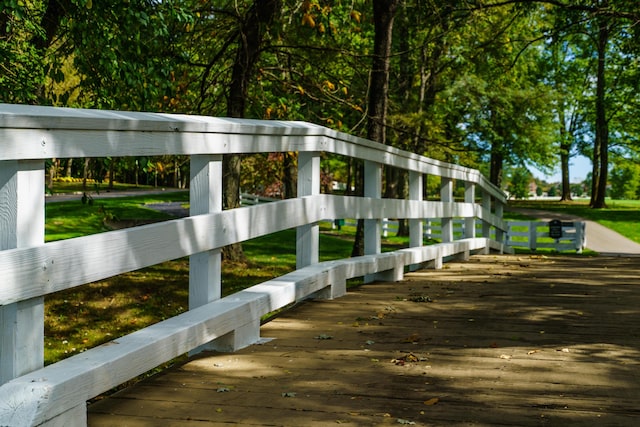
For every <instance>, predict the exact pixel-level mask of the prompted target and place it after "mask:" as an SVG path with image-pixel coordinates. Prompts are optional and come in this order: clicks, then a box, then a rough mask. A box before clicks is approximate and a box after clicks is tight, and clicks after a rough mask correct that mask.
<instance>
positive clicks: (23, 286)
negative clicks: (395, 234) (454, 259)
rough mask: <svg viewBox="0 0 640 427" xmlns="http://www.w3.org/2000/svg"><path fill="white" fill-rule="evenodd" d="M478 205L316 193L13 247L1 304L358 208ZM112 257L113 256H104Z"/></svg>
mask: <svg viewBox="0 0 640 427" xmlns="http://www.w3.org/2000/svg"><path fill="white" fill-rule="evenodd" d="M473 213H474V206H473V205H471V204H466V203H446V204H445V203H440V202H434V201H423V202H420V201H415V200H391V199H371V198H359V197H340V196H332V195H317V196H308V197H305V198H302V199H291V200H284V201H280V202H273V203H268V204H263V205H257V206H251V207H246V208H239V209H233V210H228V211H223V212H220V213H213V214H203V215H198V216H194V217H188V218H184V219H177V220H172V221H166V222H162V223H155V224H149V225H144V226H140V227H134V228H130V229H125V230H118V231H111V232H107V233H101V234H96V235H91V236H85V237H79V238H75V239H68V240H62V241H57V242H51V243H47V244H44V245H39V246H32V247H29V248H25V249H10V250H6V251H3V252H2V257H0V277H4V278H6V280H4V281H2V282H1V283H0V305H4V304H9V303H12V302H16V301H20V300H23V299H27V298H31V297H35V296H41V295H46V294H49V293H52V292H56V291H60V290H64V289H68V288H71V287H74V286H79V285H82V284H84V283H90V282H93V281H97V280H102V279H104V278H107V277H111V276H114V275H117V274H121V273H125V272H128V271H133V270H136V269H139V268H144V267H147V266H150V265H154V264H158V263H160V262H164V261H168V260H172V259H177V258H181V257H184V256H189V255H192V254H195V253H199V252H205V251H209V250H212V249H216V248H221V247H223V246H226V245H229V244H232V243H238V242H243V241H246V240H249V239H253V238H256V237H260V236H264V235H267V234H270V233H273V232H276V231H281V230H285V229H288V228H291V227H297V226H300V225H304V224H309V223H315V222H317V221H320V220H322V219H326V218H345V217H349V216H351V215H353V216H355V217H361V218H383V217H395V218H410V219H411V218H415V219H417V218H433V217H442V216H448V217H452V216H461V217H463V216H467V215H472V214H473ZM491 219H492V218H491V217H490V218H488V220H491ZM234 224H238V225H237V226H236V225H234ZM249 224H250V225H251V226H250V227H249ZM105 259H108V260H109V262H108V263H105V262H103V261H104V260H105ZM69 272H73V274H69Z"/></svg>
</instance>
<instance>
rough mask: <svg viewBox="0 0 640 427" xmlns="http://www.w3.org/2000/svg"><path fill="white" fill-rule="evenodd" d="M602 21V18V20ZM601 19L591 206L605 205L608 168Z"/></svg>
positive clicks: (606, 30)
mask: <svg viewBox="0 0 640 427" xmlns="http://www.w3.org/2000/svg"><path fill="white" fill-rule="evenodd" d="M603 21H604V20H603ZM603 21H601V23H600V28H599V30H598V71H597V74H596V138H595V141H594V146H593V173H592V182H591V186H592V189H591V202H590V205H591V207H592V208H596V209H601V208H605V207H606V203H605V197H606V192H607V176H608V173H607V170H608V168H609V155H608V154H609V153H608V151H609V123H608V121H607V114H606V111H607V110H606V104H605V102H606V100H605V90H606V75H605V67H606V57H607V44H608V42H609V26H608V25H607V23H606V22H603Z"/></svg>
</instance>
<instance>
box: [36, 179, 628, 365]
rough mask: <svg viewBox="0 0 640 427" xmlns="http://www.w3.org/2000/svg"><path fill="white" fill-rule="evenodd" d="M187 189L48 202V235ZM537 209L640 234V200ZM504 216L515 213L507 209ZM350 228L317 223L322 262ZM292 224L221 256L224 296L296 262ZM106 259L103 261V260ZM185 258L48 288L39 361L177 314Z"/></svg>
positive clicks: (84, 228) (343, 244)
mask: <svg viewBox="0 0 640 427" xmlns="http://www.w3.org/2000/svg"><path fill="white" fill-rule="evenodd" d="M188 198H189V196H188V192H186V191H185V192H177V193H176V192H172V193H166V194H165V193H163V194H154V195H144V196H142V195H141V196H136V197H123V198H109V199H107V198H105V199H96V200H94V202H93V204H91V205H89V204H82V203H81V202H80V201H77V200H76V201H67V202H55V203H47V205H46V224H45V229H46V240H47V241H52V240H59V239H67V238H72V237H78V236H83V235H88V234H94V233H100V232H103V231H107V230H109V226H108V225H107V224H110V223H112V222H114V221H115V222H117V221H124V222H127V221H160V220H166V219H168V218H170V217H169V216H168V215H166V214H164V213H160V212H157V211H154V210H151V209H149V208H147V207H145V204H149V203H160V202H166V201H179V202H183V203H185V204H186V203H188ZM518 204H519V205H521V206H527V207H535V208H537V209H547V210H556V209H563V210H566V211H568V212H571V213H575V214H576V215H580V216H583V217H585V218H590V219H594V220H596V221H598V222H602V223H604V224H605V225H607V224H615V227H616V229H618V230H624V229H625V227H626V229H628V231H627V232H624V234H625V235H627V236H630V237H631V238H634V239H635V240H636V241H638V237H639V236H638V230H637V222H638V212H639V210H638V206H639V205H638V204H635V205H634V204H630V205H627V204H620V205H618V204H615V205H614V204H613V203H610V206H611V208H610V209H607V210H605V211H592V210H590V209H588V207H586V206H585V205H582V204H578V203H572V204H559V203H544V204H540V203H533V202H518ZM510 219H522V218H514V216H513V215H511V216H510ZM354 234H355V228H354V227H343V228H342V230H340V231H338V230H334V229H332V227H331V224H329V223H322V224H321V234H320V258H321V261H325V260H330V259H341V258H347V257H349V256H350V254H351V248H352V244H353V236H354ZM295 241H296V232H295V230H293V229H292V230H285V231H281V232H279V233H275V234H273V235H270V236H265V237H261V238H258V239H254V240H251V241H248V242H245V243H244V244H243V248H244V251H245V254H246V255H247V258H248V262H247V263H241V264H234V263H224V266H223V275H222V284H223V294H224V295H228V294H230V293H233V292H237V291H239V290H241V289H245V288H247V287H249V286H252V285H254V284H257V283H261V282H263V281H266V280H269V279H271V278H274V277H279V276H281V275H283V274H286V273H288V272H290V271H293V270H294V269H295V263H296V253H295ZM407 244H408V239H407V238H398V237H389V238H387V239H384V240H383V251H389V250H396V249H399V248H402V247H406V246H407ZM107 261H108V260H105V262H107ZM188 264H189V263H188V259H179V260H174V261H169V262H165V263H162V264H159V265H155V266H152V267H148V268H145V269H142V270H139V271H134V272H130V273H126V274H122V275H119V276H116V277H113V278H110V279H107V280H103V281H100V282H96V283H92V284H88V285H85V286H82V287H78V288H74V289H70V290H67V291H64V292H59V293H56V294H53V295H49V296H47V297H46V298H45V301H46V302H45V310H46V318H45V363H47V364H49V363H53V362H55V361H58V360H61V359H63V358H65V357H68V356H70V355H73V354H77V353H78V352H82V351H84V350H85V349H88V348H91V347H94V346H96V345H99V344H101V343H104V342H107V341H109V340H112V339H114V338H117V337H119V336H122V335H125V334H128V333H131V332H133V331H135V330H138V329H141V328H143V327H145V326H147V325H150V324H153V323H156V322H158V321H160V320H163V319H166V318H169V317H172V316H175V315H176V314H179V313H182V312H184V311H185V310H186V309H187V306H188V281H189V265H188Z"/></svg>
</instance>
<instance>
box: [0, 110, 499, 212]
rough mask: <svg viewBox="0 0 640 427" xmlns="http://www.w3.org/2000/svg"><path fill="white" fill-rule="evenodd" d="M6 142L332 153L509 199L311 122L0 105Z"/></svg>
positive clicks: (463, 176)
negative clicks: (467, 186)
mask: <svg viewBox="0 0 640 427" xmlns="http://www.w3.org/2000/svg"><path fill="white" fill-rule="evenodd" d="M0 141H2V143H1V148H2V149H1V150H0V160H17V159H43V158H51V157H58V158H65V157H106V156H115V155H118V156H142V155H162V154H167V153H172V154H205V153H207V154H228V153H253V152H275V151H326V152H331V153H336V154H342V155H346V156H351V157H358V158H360V159H363V160H368V161H373V162H377V163H381V164H389V165H391V166H394V167H398V168H402V169H407V170H413V171H416V172H420V173H423V174H430V175H438V176H444V177H447V178H450V179H455V180H463V181H469V182H474V183H476V184H479V185H481V186H482V188H483V189H484V190H485V191H488V192H489V193H490V194H491V195H492V196H493V197H496V198H497V199H499V200H501V201H502V202H504V200H505V196H504V193H502V191H500V189H498V188H497V187H495V186H493V185H491V184H490V183H489V182H488V181H487V180H486V178H484V177H483V176H482V175H481V174H480V173H479V172H478V171H477V170H474V169H469V168H465V167H462V166H458V165H453V164H449V163H446V162H441V161H437V160H434V159H428V158H425V157H422V156H419V155H417V154H414V153H409V152H406V151H402V150H399V149H396V148H393V147H389V146H385V145H382V144H377V143H374V142H372V141H367V140H365V139H362V138H358V137H355V136H352V135H347V134H344V133H341V132H336V131H333V130H330V129H327V128H324V127H321V126H317V125H313V124H310V123H303V122H278V121H261V120H244V119H230V118H213V117H202V116H184V115H177V114H175V115H171V114H153V113H137V112H118V111H98V110H83V109H67V108H53V107H38V106H23V105H9V104H0Z"/></svg>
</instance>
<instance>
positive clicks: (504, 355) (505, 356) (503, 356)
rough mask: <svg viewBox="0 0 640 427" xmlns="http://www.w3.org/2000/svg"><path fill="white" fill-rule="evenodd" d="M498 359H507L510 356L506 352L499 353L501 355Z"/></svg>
mask: <svg viewBox="0 0 640 427" xmlns="http://www.w3.org/2000/svg"><path fill="white" fill-rule="evenodd" d="M500 359H507V360H509V359H511V356H509V355H508V354H501V355H500Z"/></svg>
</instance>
